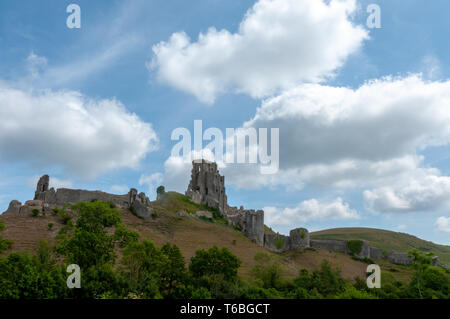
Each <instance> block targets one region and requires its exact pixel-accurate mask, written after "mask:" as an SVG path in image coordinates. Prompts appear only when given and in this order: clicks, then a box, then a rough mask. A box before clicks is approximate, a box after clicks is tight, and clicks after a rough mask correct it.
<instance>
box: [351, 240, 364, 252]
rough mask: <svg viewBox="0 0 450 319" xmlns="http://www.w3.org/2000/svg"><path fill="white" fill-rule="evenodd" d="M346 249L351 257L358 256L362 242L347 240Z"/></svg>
mask: <svg viewBox="0 0 450 319" xmlns="http://www.w3.org/2000/svg"><path fill="white" fill-rule="evenodd" d="M347 247H348V249H349V250H350V253H351V254H352V255H359V254H360V253H361V250H362V247H363V241H362V240H349V241H348V242H347Z"/></svg>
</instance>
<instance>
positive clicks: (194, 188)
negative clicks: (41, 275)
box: [5, 160, 439, 264]
mask: <svg viewBox="0 0 450 319" xmlns="http://www.w3.org/2000/svg"><path fill="white" fill-rule="evenodd" d="M186 196H187V197H189V198H190V199H191V200H192V201H193V202H195V203H197V204H202V205H205V206H208V207H209V208H212V209H215V210H217V211H218V212H219V213H220V214H221V215H222V216H223V217H225V218H226V219H227V220H228V223H229V225H231V226H233V227H234V228H235V229H237V230H239V231H241V232H242V233H243V234H244V235H245V236H246V237H248V238H249V239H251V240H253V241H254V242H255V243H257V244H258V245H260V246H264V247H265V248H267V249H268V250H270V251H273V252H284V251H289V250H295V249H298V248H308V247H317V248H321V249H327V250H331V251H337V252H341V253H344V254H351V252H350V249H349V246H348V242H347V241H346V240H313V239H310V236H309V232H308V230H307V229H306V228H297V229H293V230H291V231H290V233H289V236H285V235H282V234H279V233H274V232H266V231H265V226H264V211H262V210H251V209H244V208H243V207H242V206H241V207H240V208H239V209H238V208H237V207H231V206H229V205H228V202H227V195H226V191H225V178H224V177H223V176H221V175H220V174H219V171H218V169H217V164H216V163H213V162H209V161H207V160H195V161H193V162H192V172H191V181H190V183H189V186H188V188H187V190H186ZM93 200H99V201H104V202H111V203H114V204H115V205H116V206H117V207H119V208H123V209H130V210H131V211H132V212H133V213H134V214H135V215H137V216H138V217H141V218H151V216H152V210H151V206H152V203H151V202H150V200H149V198H148V197H147V196H146V195H145V193H138V191H137V190H136V189H134V188H132V189H130V191H129V192H128V193H127V194H124V195H115V194H109V193H105V192H102V191H88V190H80V189H68V188H59V189H57V190H55V189H54V188H50V177H49V176H48V175H44V176H42V177H41V178H40V179H39V181H38V183H37V186H36V191H35V196H34V200H29V201H26V202H25V204H24V205H22V203H21V202H19V201H17V200H13V201H11V203H10V204H9V207H8V209H7V211H6V212H5V213H12V214H31V213H32V211H33V210H35V209H38V210H40V211H51V210H52V209H54V208H56V207H58V206H59V207H61V206H64V205H66V204H69V205H71V204H76V203H79V202H82V201H93ZM194 215H195V216H197V217H199V216H205V217H208V218H212V217H213V216H212V214H211V213H210V212H203V211H198V212H196V214H194ZM179 216H182V215H179ZM183 216H184V215H183ZM356 256H357V257H359V258H374V259H386V260H387V261H389V262H391V263H397V264H411V263H412V261H413V259H412V258H411V257H410V256H408V254H407V253H399V252H394V251H390V252H382V251H381V249H378V248H374V247H371V246H369V244H368V243H367V242H366V241H362V247H361V251H360V252H359V253H358V254H357V255H356ZM433 264H439V260H438V258H437V256H436V257H435V258H434V259H433Z"/></svg>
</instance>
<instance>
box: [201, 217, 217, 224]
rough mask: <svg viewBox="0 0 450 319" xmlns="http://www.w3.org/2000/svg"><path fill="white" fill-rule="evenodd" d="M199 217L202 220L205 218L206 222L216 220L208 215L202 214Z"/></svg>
mask: <svg viewBox="0 0 450 319" xmlns="http://www.w3.org/2000/svg"><path fill="white" fill-rule="evenodd" d="M199 219H201V220H203V221H204V222H207V223H213V222H214V221H213V219H212V218H209V217H206V216H200V217H199Z"/></svg>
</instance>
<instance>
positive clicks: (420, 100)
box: [0, 0, 450, 244]
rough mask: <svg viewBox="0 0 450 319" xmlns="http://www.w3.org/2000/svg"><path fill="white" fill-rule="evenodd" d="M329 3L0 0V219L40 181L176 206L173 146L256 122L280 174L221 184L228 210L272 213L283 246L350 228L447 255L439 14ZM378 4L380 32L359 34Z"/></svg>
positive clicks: (183, 180)
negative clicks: (70, 22)
mask: <svg viewBox="0 0 450 319" xmlns="http://www.w3.org/2000/svg"><path fill="white" fill-rule="evenodd" d="M317 2H321V1H318V0H317ZM324 2H325V3H322V5H321V6H319V5H312V4H310V1H309V0H304V1H298V3H303V4H304V6H302V5H300V4H298V3H297V4H295V2H294V1H291V0H277V1H259V2H258V1H226V0H198V1H189V2H188V1H20V2H18V1H8V0H6V1H2V2H1V3H0V114H1V115H2V116H4V117H5V118H4V119H2V122H3V123H5V122H6V123H9V124H8V125H6V128H4V129H3V130H2V129H0V211H3V210H6V208H7V206H8V203H9V202H10V201H11V200H13V199H18V200H21V201H22V202H23V201H25V200H27V199H31V198H32V196H33V192H34V183H35V181H36V178H37V177H38V176H40V175H42V174H45V173H48V174H49V175H50V176H51V177H52V178H53V180H54V186H55V187H58V186H69V187H73V188H88V189H101V190H104V191H109V192H118V193H122V192H126V189H128V188H131V187H136V188H138V189H140V190H143V191H145V192H146V193H150V194H149V195H150V197H151V198H154V197H155V195H154V193H152V192H154V186H155V185H157V184H159V183H161V184H164V185H166V188H168V189H174V190H177V191H180V192H183V191H184V190H185V189H186V187H187V181H188V179H189V175H190V172H189V165H186V163H183V164H180V163H178V164H174V162H173V161H170V156H171V149H172V147H173V146H174V144H175V142H174V141H171V139H170V135H171V132H172V131H173V130H174V129H175V128H177V127H186V128H188V129H189V130H192V129H193V123H194V120H196V119H201V120H203V126H204V128H208V127H217V128H219V129H221V130H223V131H225V129H226V128H239V127H243V125H244V123H245V122H247V121H250V124H249V125H251V126H254V127H280V132H281V134H280V136H281V141H280V174H278V175H276V176H272V177H271V178H269V179H267V178H266V177H261V176H259V175H257V174H258V173H255V170H252V169H246V168H242V167H239V166H232V165H230V166H229V167H226V168H225V169H223V170H221V171H223V172H224V174H225V176H226V181H227V193H228V198H229V202H230V204H231V205H236V206H240V205H244V206H245V207H246V208H255V209H262V208H265V211H266V222H267V224H269V226H272V227H273V228H274V229H275V230H277V231H280V232H283V233H286V232H288V231H289V229H292V228H295V227H307V228H309V229H310V230H319V229H324V228H332V227H356V226H361V227H375V228H383V229H389V230H394V231H402V232H407V233H410V234H413V235H416V236H419V237H421V238H424V239H427V240H432V241H435V242H437V243H442V244H450V229H449V228H450V213H449V210H450V177H449V175H450V166H449V165H448V163H449V158H450V147H449V142H450V138H449V137H450V133H449V132H450V129H449V128H450V116H448V115H449V113H450V99H449V96H450V84H449V82H448V81H449V80H448V79H449V77H450V69H449V65H450V55H449V54H448V53H449V52H450V47H449V46H450V44H449V42H448V41H446V34H447V33H448V31H449V30H450V25H449V24H450V22H448V19H447V18H446V12H448V11H449V9H450V4H449V3H448V1H443V0H442V1H433V3H432V4H430V3H429V2H426V1H421V0H411V1H407V2H405V1H400V0H395V1H392V0H389V1H381V0H369V1H355V2H354V3H353V1H352V0H345V1H340V3H343V4H345V5H346V6H347V7H346V8H347V10H346V11H345V12H344V11H343V10H342V9H339V7H337V6H335V7H332V6H333V4H330V2H331V3H338V2H339V1H324ZM70 3H76V4H78V5H79V6H80V8H81V28H80V29H69V28H67V26H66V18H67V16H68V13H66V7H67V6H68V5H69V4H70ZM372 3H376V4H378V5H379V6H380V8H381V28H380V29H368V28H367V26H366V19H367V17H368V13H367V12H366V8H367V6H368V5H369V4H372ZM255 4H256V5H257V6H256V7H255V9H253V11H248V10H250V9H251V8H252V7H253V6H254V5H255ZM353 4H356V6H353ZM283 7H287V8H289V10H287V11H288V13H286V11H283V10H281V9H280V8H283ZM308 8H309V9H310V11H307V9H308ZM246 13H247V15H246ZM296 15H298V16H296ZM317 16H318V17H320V19H322V20H320V21H319V22H317V21H316V20H314V19H313V18H311V17H317ZM310 18H311V19H310ZM245 19H247V20H245ZM245 21H247V22H249V21H250V22H257V23H256V24H255V23H254V24H251V23H250V22H249V23H248V26H249V27H248V29H246V30H247V31H243V30H244V29H245V28H243V27H242V24H243V22H245ZM274 21H275V22H276V23H278V24H276V23H275V22H274ZM272 22H274V23H272ZM258 23H260V24H258ZM240 25H241V28H240ZM278 26H280V30H281V31H280V32H279V33H271V32H272V31H273V30H278V29H277V27H278ZM211 27H214V28H215V29H216V30H219V31H220V30H222V31H223V33H217V32H216V33H214V32H212V31H209V30H210V28H211ZM328 28H329V29H328ZM222 31H220V32H222ZM180 32H184V33H183V34H185V36H180V38H181V39H184V40H186V39H188V42H187V43H184V46H182V47H180V46H178V44H177V43H176V42H175V41H172V40H171V37H172V35H173V34H178V35H181V34H182V33H180ZM199 33H203V34H204V35H207V40H205V42H201V41H200V42H199V41H198V35H199ZM220 35H222V36H223V37H220ZM270 37H272V38H270ZM224 39H225V40H224ZM268 39H269V40H268ZM272 40H273V41H272ZM297 40H298V42H297ZM221 41H222V42H221ZM223 41H229V44H224V43H223ZM272 44H273V47H271V46H272ZM158 45H159V47H160V48H163V49H164V50H162V51H157V50H155V48H156V47H157V46H158ZM266 48H269V49H268V50H267V51H266ZM236 52H237V53H236ZM178 54H181V55H178ZM180 56H181V57H180ZM244 56H246V57H250V59H249V60H248V63H244V64H242V65H241V64H240V62H241V61H243V59H244ZM224 57H226V58H224ZM174 59H178V60H176V61H175V60H174ZM152 61H153V67H150V64H152ZM172 61H175V62H176V63H174V64H173V65H172V64H171V62H172ZM253 73H255V74H257V79H258V80H259V79H262V82H261V83H263V84H261V83H259V82H258V81H256V82H255V81H253V78H252V77H251V76H250V75H251V74H253ZM241 75H242V76H241ZM388 76H391V77H392V78H390V79H387V78H386V77H388ZM375 80H376V81H375ZM368 81H372V82H368ZM191 83H194V85H191ZM195 83H199V85H195ZM204 83H213V84H212V87H210V88H209V89H207V88H206V86H204V85H203V84H204ZM255 83H256V84H255ZM193 87H194V88H193ZM208 96H210V97H211V98H209V99H208V98H207V97H208ZM336 101H338V102H336ZM74 105H75V106H77V108H75V110H74V109H73V106H74ZM312 109H314V110H316V111H317V113H314V114H312V115H311V114H310V113H309V111H310V110H312ZM258 110H259V111H258ZM264 110H270V111H271V112H273V114H274V117H273V118H267V117H265V114H266V113H264V112H263V111H264ZM343 110H345V111H343ZM283 112H284V113H283ZM286 112H288V113H289V114H291V115H290V116H288V117H286V116H285V115H283V114H285V113H286ZM341 112H342V114H341ZM336 114H338V115H336ZM447 116H448V117H447ZM96 118H97V119H98V122H97V121H95V119H96ZM83 119H85V120H83ZM86 119H87V120H86ZM327 121H328V122H327ZM86 122H89V124H86ZM324 123H328V124H324ZM341 124H342V125H341ZM2 135H3V137H2ZM315 137H317V138H315ZM335 137H336V139H335ZM312 138H314V139H313V140H314V145H312V143H311V140H312ZM176 165H178V166H176ZM349 167H350V168H349ZM252 174H256V175H252Z"/></svg>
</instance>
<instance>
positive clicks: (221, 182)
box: [186, 159, 228, 215]
mask: <svg viewBox="0 0 450 319" xmlns="http://www.w3.org/2000/svg"><path fill="white" fill-rule="evenodd" d="M186 196H187V197H189V198H190V199H191V200H192V201H193V202H194V203H197V204H203V205H207V206H208V207H211V208H216V209H217V210H218V211H219V212H220V213H221V214H223V215H224V214H226V211H227V208H228V204H227V195H226V194H225V178H224V177H223V176H221V175H220V174H219V171H218V170H217V164H216V163H213V162H210V161H207V160H204V159H202V160H194V161H192V172H191V182H190V183H189V186H188V188H187V190H186Z"/></svg>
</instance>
